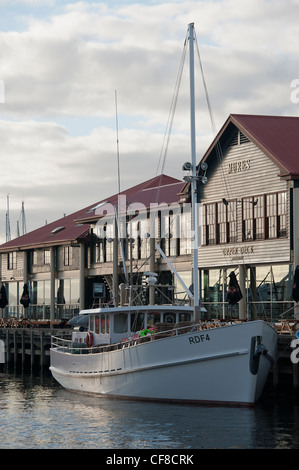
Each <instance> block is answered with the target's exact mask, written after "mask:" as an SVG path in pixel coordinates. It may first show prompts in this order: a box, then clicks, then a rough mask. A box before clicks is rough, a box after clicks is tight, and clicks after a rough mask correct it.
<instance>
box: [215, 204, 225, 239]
mask: <svg viewBox="0 0 299 470" xmlns="http://www.w3.org/2000/svg"><path fill="white" fill-rule="evenodd" d="M217 243H220V244H221V243H227V209H226V205H224V204H223V202H218V203H217Z"/></svg>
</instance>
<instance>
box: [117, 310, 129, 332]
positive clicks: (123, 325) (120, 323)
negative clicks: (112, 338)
mask: <svg viewBox="0 0 299 470" xmlns="http://www.w3.org/2000/svg"><path fill="white" fill-rule="evenodd" d="M127 329H128V315H127V314H126V313H118V314H117V315H115V316H114V333H125V332H126V331H127Z"/></svg>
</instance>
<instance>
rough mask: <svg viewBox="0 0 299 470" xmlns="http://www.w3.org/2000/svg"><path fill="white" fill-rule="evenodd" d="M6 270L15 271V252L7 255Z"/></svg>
mask: <svg viewBox="0 0 299 470" xmlns="http://www.w3.org/2000/svg"><path fill="white" fill-rule="evenodd" d="M7 269H17V252H16V251H12V252H11V253H8V259H7Z"/></svg>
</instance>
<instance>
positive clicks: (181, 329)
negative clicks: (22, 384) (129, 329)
mask: <svg viewBox="0 0 299 470" xmlns="http://www.w3.org/2000/svg"><path fill="white" fill-rule="evenodd" d="M232 323H239V322H238V321H234V322H223V321H220V320H213V321H205V322H199V323H193V322H192V323H191V324H184V325H182V326H175V327H172V328H170V329H166V330H163V331H157V332H154V333H152V334H147V335H145V336H138V337H131V338H124V339H123V340H122V341H121V342H119V343H112V344H96V345H94V346H91V347H87V345H86V344H85V343H77V342H74V341H73V340H72V339H66V338H64V337H59V336H52V337H51V348H52V349H56V350H58V351H61V352H65V353H70V354H90V353H91V354H92V353H101V352H108V351H113V350H117V349H123V348H127V347H130V346H136V345H137V344H140V343H144V342H148V341H156V340H159V339H162V338H166V337H169V336H177V335H180V334H184V333H189V332H193V331H194V332H196V331H204V330H207V329H211V328H217V327H219V326H223V325H224V324H232Z"/></svg>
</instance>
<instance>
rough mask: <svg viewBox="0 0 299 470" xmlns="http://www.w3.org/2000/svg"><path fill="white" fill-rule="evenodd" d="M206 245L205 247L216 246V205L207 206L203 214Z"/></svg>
mask: <svg viewBox="0 0 299 470" xmlns="http://www.w3.org/2000/svg"><path fill="white" fill-rule="evenodd" d="M203 222H204V227H205V231H204V243H205V245H215V244H216V204H206V205H205V207H204V213H203Z"/></svg>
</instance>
